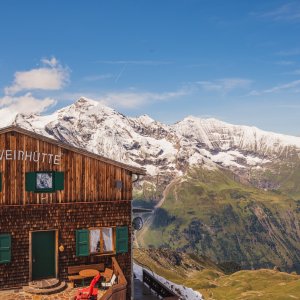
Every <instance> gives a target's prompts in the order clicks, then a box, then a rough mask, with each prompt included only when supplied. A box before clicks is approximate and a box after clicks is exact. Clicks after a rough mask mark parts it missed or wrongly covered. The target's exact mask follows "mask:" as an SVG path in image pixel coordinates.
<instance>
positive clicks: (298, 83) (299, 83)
mask: <svg viewBox="0 0 300 300" xmlns="http://www.w3.org/2000/svg"><path fill="white" fill-rule="evenodd" d="M299 86H300V80H294V81H292V82H288V83H285V84H279V85H276V86H273V87H271V88H269V89H265V90H262V91H256V90H253V91H251V92H250V93H249V94H248V96H260V95H262V94H271V93H277V92H280V91H287V90H292V91H294V92H297V93H298V92H299V90H298V89H297V87H299Z"/></svg>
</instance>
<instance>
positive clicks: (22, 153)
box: [18, 150, 24, 160]
mask: <svg viewBox="0 0 300 300" xmlns="http://www.w3.org/2000/svg"><path fill="white" fill-rule="evenodd" d="M18 160H24V151H22V150H19V151H18Z"/></svg>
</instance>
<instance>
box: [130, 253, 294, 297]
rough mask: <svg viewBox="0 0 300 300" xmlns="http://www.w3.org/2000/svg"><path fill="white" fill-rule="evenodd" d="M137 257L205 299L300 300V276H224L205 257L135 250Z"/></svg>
mask: <svg viewBox="0 0 300 300" xmlns="http://www.w3.org/2000/svg"><path fill="white" fill-rule="evenodd" d="M134 258H135V261H136V262H137V263H139V264H141V265H142V266H145V267H148V268H149V269H150V270H152V271H154V272H155V273H157V274H159V275H160V276H163V277H165V278H167V279H168V280H171V281H173V282H175V283H177V284H183V285H185V286H187V287H191V288H193V289H194V290H197V291H199V292H200V293H201V294H202V295H203V296H204V299H205V300H257V299H262V300H287V299H300V276H299V275H294V274H288V273H283V272H279V271H275V270H266V269H261V270H255V271H239V272H236V273H233V274H231V275H225V273H224V271H223V270H222V269H221V268H220V267H219V266H217V265H216V264H214V263H213V262H211V261H210V260H209V259H207V258H205V257H196V256H194V255H191V254H183V253H177V252H175V251H171V250H168V249H159V250H153V249H152V250H145V249H136V250H135V251H134Z"/></svg>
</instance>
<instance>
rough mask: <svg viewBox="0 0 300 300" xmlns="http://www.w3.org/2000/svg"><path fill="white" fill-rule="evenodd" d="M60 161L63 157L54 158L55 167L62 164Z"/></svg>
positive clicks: (56, 156)
mask: <svg viewBox="0 0 300 300" xmlns="http://www.w3.org/2000/svg"><path fill="white" fill-rule="evenodd" d="M60 159H61V156H60V155H55V156H54V161H53V163H54V164H55V165H59V164H60Z"/></svg>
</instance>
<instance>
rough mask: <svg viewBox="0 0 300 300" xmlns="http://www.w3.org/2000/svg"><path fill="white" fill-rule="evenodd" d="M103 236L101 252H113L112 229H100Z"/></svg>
mask: <svg viewBox="0 0 300 300" xmlns="http://www.w3.org/2000/svg"><path fill="white" fill-rule="evenodd" d="M102 235H103V251H104V252H109V251H113V250H114V248H113V231H112V228H102Z"/></svg>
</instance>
